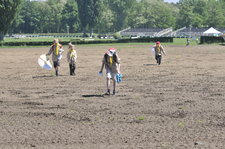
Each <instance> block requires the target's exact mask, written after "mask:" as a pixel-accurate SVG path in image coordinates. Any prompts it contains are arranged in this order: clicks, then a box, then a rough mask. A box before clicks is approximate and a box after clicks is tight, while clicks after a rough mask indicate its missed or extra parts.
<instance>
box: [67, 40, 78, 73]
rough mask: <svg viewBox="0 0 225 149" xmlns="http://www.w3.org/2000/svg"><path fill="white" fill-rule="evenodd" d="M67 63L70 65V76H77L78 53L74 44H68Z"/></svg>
mask: <svg viewBox="0 0 225 149" xmlns="http://www.w3.org/2000/svg"><path fill="white" fill-rule="evenodd" d="M68 46H69V47H68V52H67V61H68V63H69V68H70V75H71V76H75V69H76V61H77V52H76V50H75V46H74V45H73V44H72V43H69V44H68Z"/></svg>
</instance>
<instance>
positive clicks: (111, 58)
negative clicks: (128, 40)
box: [99, 48, 120, 95]
mask: <svg viewBox="0 0 225 149" xmlns="http://www.w3.org/2000/svg"><path fill="white" fill-rule="evenodd" d="M104 66H105V70H106V87H107V91H106V93H105V95H110V80H111V79H112V81H113V95H115V94H116V83H117V82H116V76H117V74H120V58H119V57H118V55H117V52H116V49H115V48H110V49H108V50H107V51H106V53H105V54H104V57H103V60H102V66H101V69H100V71H99V73H100V74H102V71H103V68H104Z"/></svg>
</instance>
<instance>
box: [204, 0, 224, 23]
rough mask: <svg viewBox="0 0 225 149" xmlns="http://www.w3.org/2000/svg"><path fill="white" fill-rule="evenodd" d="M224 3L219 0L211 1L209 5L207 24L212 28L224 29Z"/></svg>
mask: <svg viewBox="0 0 225 149" xmlns="http://www.w3.org/2000/svg"><path fill="white" fill-rule="evenodd" d="M224 3H225V2H221V1H217V0H209V1H208V5H207V13H208V14H207V17H206V18H207V19H206V23H207V25H208V26H211V27H224V23H225V11H224V7H223V6H224Z"/></svg>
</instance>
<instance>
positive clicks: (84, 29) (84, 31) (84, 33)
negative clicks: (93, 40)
mask: <svg viewBox="0 0 225 149" xmlns="http://www.w3.org/2000/svg"><path fill="white" fill-rule="evenodd" d="M83 37H86V27H83Z"/></svg>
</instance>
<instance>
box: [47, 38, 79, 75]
mask: <svg viewBox="0 0 225 149" xmlns="http://www.w3.org/2000/svg"><path fill="white" fill-rule="evenodd" d="M63 52H64V50H63V49H62V45H61V44H60V43H59V40H58V39H54V41H53V44H52V45H51V47H50V50H49V52H48V53H47V54H46V56H50V55H51V54H52V62H53V66H54V68H55V75H56V76H58V75H59V67H60V60H61V58H62V53H63ZM76 60H77V52H76V50H75V46H74V45H73V44H72V43H69V44H68V52H67V61H68V63H69V68H70V75H71V76H74V75H75V69H76Z"/></svg>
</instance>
